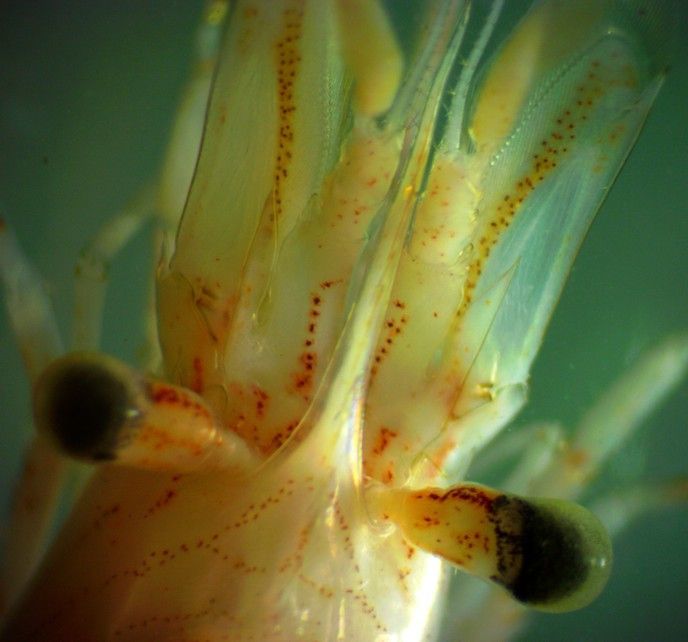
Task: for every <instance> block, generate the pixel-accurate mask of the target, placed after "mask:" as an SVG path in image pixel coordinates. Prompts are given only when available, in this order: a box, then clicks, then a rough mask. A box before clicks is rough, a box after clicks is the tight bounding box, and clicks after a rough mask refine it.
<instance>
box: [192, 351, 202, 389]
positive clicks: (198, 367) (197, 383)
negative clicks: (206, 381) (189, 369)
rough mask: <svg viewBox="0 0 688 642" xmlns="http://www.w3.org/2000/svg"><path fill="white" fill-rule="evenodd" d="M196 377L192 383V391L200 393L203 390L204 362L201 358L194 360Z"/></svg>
mask: <svg viewBox="0 0 688 642" xmlns="http://www.w3.org/2000/svg"><path fill="white" fill-rule="evenodd" d="M193 369H194V377H193V380H192V382H191V389H192V390H193V391H194V392H198V393H200V392H201V391H202V390H203V362H202V361H201V358H200V357H194V360H193Z"/></svg>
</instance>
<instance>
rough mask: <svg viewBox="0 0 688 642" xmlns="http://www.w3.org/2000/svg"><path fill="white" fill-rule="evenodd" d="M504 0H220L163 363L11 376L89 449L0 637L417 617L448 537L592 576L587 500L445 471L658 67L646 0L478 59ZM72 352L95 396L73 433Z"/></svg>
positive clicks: (489, 552) (439, 586)
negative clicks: (412, 22) (407, 7)
mask: <svg viewBox="0 0 688 642" xmlns="http://www.w3.org/2000/svg"><path fill="white" fill-rule="evenodd" d="M500 8H501V4H500V3H496V4H495V6H494V8H493V10H492V11H490V12H488V13H487V14H486V15H483V16H481V15H480V12H479V11H478V12H477V15H476V16H472V15H470V11H469V9H470V7H469V6H468V4H467V3H462V2H438V3H427V5H426V6H424V9H423V10H422V11H419V15H418V16H416V19H417V20H418V29H417V34H416V42H415V43H414V45H413V48H411V47H409V50H408V51H405V50H403V49H401V48H400V47H399V45H398V44H397V41H396V36H395V32H394V28H393V26H392V24H391V21H390V18H389V17H388V16H387V14H386V12H385V11H384V10H383V9H382V8H381V7H380V6H378V5H377V4H376V3H373V2H363V1H346V0H339V1H337V2H335V1H332V2H321V1H316V0H312V1H306V0H302V1H297V0H285V1H284V2H279V3H275V2H267V0H266V1H265V2H261V1H257V0H245V1H243V2H237V3H236V4H235V5H234V6H233V8H232V10H231V13H230V15H229V20H228V25H227V32H226V34H225V39H224V42H223V45H222V47H221V49H220V53H219V65H218V68H217V71H216V76H215V80H214V85H213V90H212V95H211V99H210V103H209V106H208V112H207V119H206V124H205V130H204V134H203V140H202V144H201V148H200V154H199V157H198V162H197V165H196V170H195V175H194V178H193V182H192V185H191V188H190V192H189V195H188V198H187V200H186V205H185V208H184V214H183V217H182V219H181V222H180V225H179V229H178V232H177V235H176V239H175V241H174V243H173V244H172V246H171V247H168V248H167V253H166V255H165V258H164V259H163V262H162V264H161V266H160V269H159V274H158V282H157V286H158V290H157V292H158V315H159V316H158V332H159V337H160V347H161V351H162V362H163V366H162V371H161V372H160V373H159V377H158V378H156V379H150V378H147V377H139V375H136V374H135V373H134V372H133V371H129V370H128V369H126V368H125V367H124V366H122V365H121V364H118V363H115V362H112V363H111V362H110V361H109V360H107V359H105V358H103V357H98V356H95V357H94V356H93V355H90V356H86V355H81V356H71V357H66V358H65V359H63V360H60V361H57V362H55V363H54V364H53V365H52V366H50V367H49V368H48V369H47V370H46V371H45V373H44V374H43V375H42V376H41V377H40V378H39V379H38V384H37V391H38V392H37V394H36V409H35V413H36V422H37V425H38V427H39V429H40V430H41V431H42V434H45V435H46V436H48V437H49V439H50V440H51V443H54V444H56V445H57V446H58V447H59V448H61V449H63V450H65V451H67V452H69V453H70V454H72V455H75V456H78V457H81V458H84V459H86V460H88V461H93V462H95V461H96V460H100V461H102V460H106V461H107V463H105V464H103V465H101V466H100V467H99V468H98V469H96V471H95V472H94V474H93V477H92V479H91V480H90V481H89V483H88V486H87V487H86V489H85V491H84V494H83V496H82V497H81V499H80V500H79V502H78V504H77V506H76V508H75V510H74V513H73V515H72V516H71V518H70V520H69V521H68V523H67V525H66V527H65V528H64V530H63V531H62V533H61V534H60V536H59V537H58V539H57V541H56V543H55V544H54V546H53V547H52V549H51V551H50V552H49V554H48V556H47V558H46V560H45V561H44V563H43V564H42V567H41V569H40V571H39V573H38V576H37V577H36V579H35V580H34V582H33V583H32V585H31V587H30V588H29V590H28V592H27V593H26V594H25V596H24V598H23V599H22V602H21V604H20V606H19V608H18V609H17V611H16V613H15V615H14V616H13V617H12V618H11V620H10V623H9V625H8V628H7V631H6V633H5V635H6V639H8V640H10V639H12V640H19V639H21V640H45V639H49V638H50V636H52V637H53V639H69V640H75V641H79V640H92V639H103V640H104V639H114V640H117V639H121V640H147V639H155V640H189V641H190V640H293V639H306V640H336V639H342V640H409V641H411V640H413V641H415V640H420V639H433V637H434V636H436V631H437V625H438V612H439V610H440V609H441V608H442V606H443V604H442V600H443V596H444V592H445V591H444V589H445V586H446V569H447V565H446V564H445V562H444V560H445V559H446V560H448V561H450V562H452V563H454V564H456V565H458V566H460V567H463V568H464V569H465V570H467V571H469V572H473V573H475V574H477V575H479V576H481V577H484V578H485V579H488V580H491V581H492V582H494V583H496V584H498V585H500V586H502V587H504V588H505V589H506V590H507V591H509V592H510V593H512V595H514V596H515V597H517V598H518V599H520V600H522V601H524V602H526V603H531V604H533V605H534V606H537V607H541V608H545V609H550V610H562V609H565V608H573V607H578V606H582V605H583V604H585V603H586V602H588V601H589V600H590V599H592V598H593V597H594V595H595V594H596V593H597V592H599V590H600V589H601V587H602V585H603V583H604V578H605V577H606V574H607V573H608V566H609V559H610V557H609V556H610V553H609V551H608V540H606V538H605V537H604V535H603V534H602V532H601V530H600V526H599V524H598V523H597V521H596V520H595V519H594V518H593V517H592V516H591V515H590V514H589V513H587V512H586V511H584V510H583V509H581V508H579V507H575V506H573V505H570V504H566V503H564V502H561V503H557V504H548V503H546V502H543V503H538V501H532V502H530V501H529V500H525V499H520V498H514V497H512V496H508V495H506V494H504V493H501V492H500V491H494V490H492V489H486V488H483V487H478V486H476V485H471V484H461V481H462V479H463V478H464V476H465V474H466V470H467V468H468V465H469V464H470V462H471V460H472V459H473V457H474V455H475V454H476V453H477V452H478V451H479V450H480V449H481V448H482V447H483V446H484V445H485V444H487V443H488V442H489V441H490V440H491V439H492V438H493V437H494V436H495V435H496V434H497V433H498V432H499V431H500V430H501V429H502V428H503V427H504V426H505V425H506V424H507V423H508V422H509V421H510V420H511V419H512V417H513V416H514V415H515V413H516V412H517V411H518V410H519V409H520V407H521V406H522V404H523V403H524V402H525V399H526V392H527V381H528V373H529V370H530V367H531V364H532V361H533V359H534V357H535V354H536V352H537V349H538V347H539V345H540V342H541V340H542V336H543V333H544V330H545V326H546V324H547V321H548V319H549V316H550V314H551V312H552V309H553V306H554V304H555V302H556V300H557V298H558V296H559V293H560V291H561V288H562V286H563V283H564V280H565V278H566V276H567V274H568V271H569V269H570V266H571V264H572V261H573V258H574V255H575V252H576V250H577V248H578V247H579V244H580V242H581V240H582V237H583V235H584V234H585V232H586V230H587V228H588V226H589V224H590V222H591V220H592V218H593V216H594V214H595V211H596V210H597V208H598V206H599V204H600V202H601V200H602V199H603V197H604V194H605V192H606V190H607V189H608V186H609V184H610V183H611V181H612V180H613V178H614V176H615V174H616V172H617V171H618V169H619V167H620V165H621V164H622V162H623V160H624V158H625V156H626V154H627V153H628V151H629V149H630V147H631V145H632V143H633V141H634V140H635V137H636V136H637V133H638V131H639V128H640V126H641V124H642V121H643V119H644V117H645V115H646V113H647V110H648V109H649V107H650V106H651V104H652V101H653V99H654V97H655V95H656V93H657V91H658V89H659V86H660V84H661V79H662V73H663V66H664V59H663V56H664V54H663V52H662V51H661V47H659V45H658V43H657V41H656V38H655V29H657V24H656V22H657V20H659V19H660V18H658V17H656V16H645V15H644V14H643V13H642V12H639V11H636V10H635V8H633V7H626V6H623V5H622V3H615V2H564V1H556V0H550V1H549V2H542V3H538V4H536V6H535V7H534V8H533V9H531V11H530V12H529V13H528V14H527V15H526V16H525V17H524V19H523V20H522V22H521V23H520V24H519V25H518V26H517V27H516V28H515V30H514V31H513V33H512V34H511V35H510V36H509V37H507V38H505V40H504V42H503V43H501V45H500V46H499V47H498V49H497V54H496V56H495V57H494V58H493V59H492V60H485V59H484V58H485V56H484V49H485V47H486V45H487V43H488V42H489V41H490V39H491V38H493V37H494V36H493V32H494V29H495V27H496V25H497V21H498V18H499V13H500ZM466 34H468V36H469V37H467V38H464V36H465V35H466ZM471 38H472V40H471ZM582 177H584V180H583V179H582ZM74 364H76V366H78V367H77V368H76V369H77V370H79V369H80V368H81V369H82V371H83V372H82V373H81V374H78V377H79V378H76V379H74V381H77V382H78V384H74V386H73V387H74V388H76V387H80V386H86V383H85V382H86V381H88V382H93V381H97V382H99V383H97V384H93V386H92V387H90V388H84V389H88V390H91V391H94V392H93V394H92V395H89V396H90V397H95V396H96V395H95V391H96V390H97V391H99V392H102V393H103V394H102V397H103V399H102V403H99V405H98V406H97V407H96V409H95V410H94V413H95V414H94V416H96V417H98V418H99V417H104V416H106V415H107V417H108V420H107V422H106V421H104V420H103V422H99V421H94V422H93V425H98V426H100V424H101V423H102V426H103V429H102V438H101V432H100V431H99V430H95V428H93V430H92V431H91V432H89V439H88V443H86V442H85V440H84V439H82V433H81V431H78V432H77V436H76V437H75V439H76V440H77V446H76V447H72V446H70V445H69V444H72V443H74V440H72V441H70V440H67V439H65V437H66V434H67V433H69V436H70V437H72V436H73V435H72V433H71V432H69V431H70V430H71V428H63V426H66V425H67V424H69V426H72V425H73V424H74V421H72V415H73V414H74V413H73V407H74V405H75V404H71V402H70V403H67V402H66V401H65V399H66V397H67V395H66V394H63V393H62V392H60V390H61V388H62V387H64V386H62V384H63V382H64V381H66V380H69V379H68V375H69V377H71V376H72V375H73V373H74V372H75V368H74V367H73V366H74ZM84 364H86V365H85V366H84ZM82 366H83V368H82ZM73 376H74V377H77V375H73ZM89 385H90V384H89ZM115 389H116V390H118V391H120V392H121V394H119V393H118V394H117V395H114V394H111V393H112V391H114V390H115ZM77 405H78V404H77ZM65 408H66V409H65ZM101 411H102V412H101ZM76 423H78V419H77V420H76ZM91 427H92V426H89V428H91ZM94 432H95V437H93V433H94ZM132 435H133V436H132ZM106 436H107V439H106ZM70 449H71V450H70ZM450 500H451V501H450ZM452 502H454V503H452ZM440 504H441V509H440V508H438V506H439V505H440ZM505 507H506V513H508V514H507V516H506V517H504V513H503V509H505ZM562 525H563V526H562ZM545 531H546V533H547V536H548V537H550V538H552V537H553V538H554V539H556V538H557V537H559V536H560V535H561V537H560V539H561V542H562V545H561V546H562V547H561V548H560V549H557V550H558V551H559V552H558V553H556V554H557V555H559V557H553V558H551V560H550V561H553V563H557V564H560V565H562V566H563V567H565V568H570V562H571V560H573V562H575V564H578V566H577V567H576V568H577V569H578V567H580V569H579V570H576V572H575V573H573V576H572V577H573V579H571V578H570V577H568V576H567V579H565V585H564V588H563V589H562V588H561V584H556V581H555V584H556V586H555V588H552V589H550V588H548V587H549V584H547V582H546V579H547V578H546V577H545V575H544V573H545V572H546V571H542V570H541V569H538V565H537V564H535V563H531V561H530V557H532V555H531V554H530V553H528V554H526V553H525V552H524V551H530V550H531V549H532V548H534V547H537V546H538V545H539V544H540V543H541V542H542V541H543V532H545ZM457 533H458V535H457ZM553 533H554V535H553ZM571 534H573V535H572V536H571V537H569V535H571ZM469 536H470V537H475V540H476V542H477V541H479V542H480V545H481V546H482V547H483V548H484V557H481V558H478V556H477V555H476V556H475V558H476V559H474V555H473V553H472V552H471V551H472V547H473V546H474V545H473V543H472V542H470V541H468V540H467V539H466V538H467V537H469ZM570 539H572V540H575V544H570V542H569V540H570ZM431 540H434V541H431ZM514 542H515V544H514ZM507 544H508V546H507ZM481 554H482V553H481ZM529 555H530V557H529ZM573 562H571V563H572V564H573ZM533 569H536V570H533ZM563 575H565V573H564V574H563ZM526 577H527V578H528V580H527V581H526V580H525V579H524V578H526ZM566 582H568V583H567V584H566ZM524 586H525V588H523V587H524ZM543 587H544V588H543ZM536 589H537V590H536ZM539 589H542V590H539ZM37 610H38V613H39V614H38V616H36V611H37Z"/></svg>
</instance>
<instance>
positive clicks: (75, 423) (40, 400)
mask: <svg viewBox="0 0 688 642" xmlns="http://www.w3.org/2000/svg"><path fill="white" fill-rule="evenodd" d="M135 413H136V410H135V406H134V403H133V399H132V395H131V392H130V388H129V387H128V386H127V384H126V382H125V380H124V379H123V377H122V375H121V373H119V372H118V369H117V368H113V367H112V366H111V364H110V363H109V362H108V360H105V359H103V358H102V357H96V356H90V355H73V356H68V357H65V358H63V359H59V360H58V361H56V362H54V363H53V364H51V365H50V366H49V367H48V369H47V370H46V371H45V372H44V373H43V375H42V376H41V377H40V378H39V380H38V382H37V384H36V388H35V391H34V417H35V421H36V425H37V427H38V429H39V430H41V431H43V432H44V433H47V434H49V435H50V436H51V437H52V439H53V440H54V441H55V442H57V444H58V445H59V447H60V448H61V449H62V450H63V451H65V453H66V454H69V455H71V456H73V457H78V458H85V459H89V460H95V461H104V460H111V459H113V458H114V457H115V451H116V450H117V447H118V445H119V444H120V443H121V439H122V430H123V428H124V427H125V426H126V424H127V423H128V422H129V421H131V419H132V415H135Z"/></svg>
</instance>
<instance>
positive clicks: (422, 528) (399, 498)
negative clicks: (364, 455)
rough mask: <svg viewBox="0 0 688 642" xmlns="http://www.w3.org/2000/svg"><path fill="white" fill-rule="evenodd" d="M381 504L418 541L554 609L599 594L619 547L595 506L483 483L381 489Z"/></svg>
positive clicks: (523, 598) (375, 496)
mask: <svg viewBox="0 0 688 642" xmlns="http://www.w3.org/2000/svg"><path fill="white" fill-rule="evenodd" d="M371 496H372V502H371V504H372V505H373V507H374V510H375V511H377V513H378V514H379V515H380V516H381V517H382V518H383V519H386V520H390V521H392V522H393V523H395V524H396V525H397V526H398V527H399V528H400V529H401V531H402V533H403V535H404V537H405V538H406V539H407V540H408V541H409V542H410V543H411V544H413V545H415V546H418V547H419V548H422V549H423V550H425V551H427V552H429V553H432V554H435V555H438V556H439V557H442V558H443V559H445V560H447V561H448V562H450V563H452V564H454V565H455V566H458V567H459V568H461V569H462V570H464V571H466V572H468V573H470V574H472V575H475V576H477V577H480V578H482V579H485V580H488V581H490V582H492V583H494V584H497V585H498V586H501V587H502V588H504V589H505V590H506V591H508V592H509V593H510V594H511V596H512V597H513V598H515V599H516V600H518V601H519V602H521V603H523V604H525V605H527V606H529V607H532V608H535V609H538V610H541V611H550V612H565V611H573V610H576V609H579V608H582V607H584V606H587V605H588V604H589V603H590V602H592V601H593V600H594V599H595V598H596V597H597V596H598V595H599V594H600V592H601V591H602V589H603V588H604V586H605V585H606V583H607V580H608V579H609V573H610V570H611V559H612V549H611V542H610V540H609V536H608V535H607V532H606V531H605V528H604V526H603V525H602V523H601V522H600V521H599V520H598V519H597V517H595V516H594V515H593V514H592V513H591V512H590V511H588V510H587V509H585V508H583V507H582V506H579V505H578V504H574V503H572V502H567V501H564V500H558V499H532V498H528V499H526V498H521V497H517V496H515V495H510V494H507V493H503V492H501V491H498V490H493V489H491V488H486V487H484V486H480V485H477V484H461V485H458V486H454V487H453V488H450V489H448V490H447V489H439V488H427V489H422V490H410V489H401V490H391V489H390V490H388V489H384V490H375V491H373V492H371Z"/></svg>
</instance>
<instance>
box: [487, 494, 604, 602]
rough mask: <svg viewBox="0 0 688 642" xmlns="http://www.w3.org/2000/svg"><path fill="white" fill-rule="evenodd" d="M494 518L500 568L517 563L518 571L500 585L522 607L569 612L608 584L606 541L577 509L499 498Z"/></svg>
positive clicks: (562, 504)
mask: <svg viewBox="0 0 688 642" xmlns="http://www.w3.org/2000/svg"><path fill="white" fill-rule="evenodd" d="M492 519H493V520H494V524H495V528H496V531H497V539H498V550H500V549H501V555H502V558H503V559H502V563H504V564H505V566H507V567H508V566H509V565H510V564H509V561H510V560H515V561H516V562H517V563H516V568H517V569H518V570H517V572H516V573H515V574H513V575H511V578H510V580H509V581H507V582H503V581H499V582H498V583H500V584H502V585H503V586H504V587H505V588H506V589H507V590H508V591H509V592H510V593H511V594H512V595H513V596H514V597H515V598H516V599H517V600H519V601H520V602H523V603H524V604H528V605H530V606H534V607H535V608H538V609H541V610H545V611H554V612H556V611H568V610H572V609H576V608H580V607H582V606H584V605H586V604H588V603H589V602H590V601H592V599H594V597H596V596H597V594H598V593H599V592H600V590H601V589H602V587H603V586H604V584H605V583H606V581H607V578H608V577H609V571H610V563H611V557H612V553H611V548H610V544H609V539H608V537H607V535H606V532H605V531H604V529H603V527H602V525H601V524H600V523H599V522H598V520H597V519H596V518H595V517H594V516H593V515H592V514H591V513H588V512H587V511H585V509H583V508H581V507H580V506H578V505H576V504H572V503H569V502H565V501H560V500H548V499H528V500H525V499H521V498H518V497H514V496H512V495H503V496H502V497H501V498H499V499H497V500H496V501H495V502H494V505H493V516H492ZM500 540H501V541H500ZM510 549H511V550H510Z"/></svg>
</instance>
